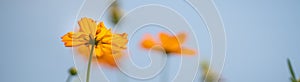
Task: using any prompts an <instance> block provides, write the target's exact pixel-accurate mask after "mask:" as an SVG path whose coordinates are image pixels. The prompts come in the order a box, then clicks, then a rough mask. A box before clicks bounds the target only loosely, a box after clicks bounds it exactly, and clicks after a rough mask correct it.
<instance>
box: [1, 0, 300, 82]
mask: <svg viewBox="0 0 300 82" xmlns="http://www.w3.org/2000/svg"><path fill="white" fill-rule="evenodd" d="M214 1H215V4H216V6H217V8H218V10H219V13H220V16H221V17H222V19H223V23H224V27H225V31H226V37H227V58H226V62H225V67H224V70H223V74H222V77H223V78H224V79H225V81H226V82H288V81H289V77H290V75H289V71H288V68H287V64H286V58H290V59H291V60H292V63H293V65H294V69H295V71H296V74H300V71H299V70H297V69H299V68H300V67H299V66H300V58H299V54H300V50H299V49H300V43H299V42H300V38H299V35H300V32H299V31H300V28H299V27H300V23H298V22H299V21H300V16H299V15H300V9H299V4H300V1H299V0H243V1H240V0H214ZM82 2H83V0H50V1H46V0H44V1H41V0H26V1H25V0H1V1H0V10H1V13H0V18H1V19H0V22H1V30H0V37H1V43H0V45H1V47H0V48H1V57H0V66H1V68H0V76H1V77H0V78H1V79H0V81H1V82H63V81H65V79H66V78H67V75H68V73H67V69H69V67H71V66H73V65H74V63H73V56H72V52H71V49H69V48H65V47H64V46H63V43H62V42H61V41H60V36H62V35H63V34H65V33H66V32H68V31H71V30H72V29H73V24H74V23H75V20H76V15H77V13H78V10H79V8H80V5H81V4H82ZM121 3H122V4H121V6H122V7H123V8H124V11H125V12H126V11H129V10H131V9H133V8H135V7H137V6H140V5H145V4H150V3H155V4H162V5H165V6H168V7H170V8H173V9H175V10H176V11H177V12H178V13H180V14H181V15H183V16H184V17H185V18H186V19H187V20H188V22H189V23H190V24H191V25H192V27H193V29H195V31H196V32H197V37H198V39H199V45H201V46H200V50H201V59H203V60H205V59H207V60H209V57H210V54H211V53H210V46H211V45H210V38H209V34H208V31H207V29H206V27H205V25H204V24H203V23H201V22H200V23H199V21H201V20H200V18H201V17H199V16H198V15H197V14H196V13H195V11H193V9H192V7H191V6H189V5H188V4H187V3H185V2H184V1H180V0H176V1H172V0H132V1H124V0H122V1H121ZM103 20H106V19H105V18H103ZM107 25H108V26H109V27H111V26H112V25H111V24H110V23H107ZM153 32H154V31H153ZM136 57H141V56H136ZM145 57H146V56H145ZM142 58H144V57H142ZM173 61H176V58H174V59H173ZM144 62H147V61H144ZM140 64H141V65H144V63H140Z"/></svg>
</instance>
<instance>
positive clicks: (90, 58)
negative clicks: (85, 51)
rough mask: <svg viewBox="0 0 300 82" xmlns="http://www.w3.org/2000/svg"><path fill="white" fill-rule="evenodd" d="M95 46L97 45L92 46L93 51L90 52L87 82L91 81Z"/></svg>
mask: <svg viewBox="0 0 300 82" xmlns="http://www.w3.org/2000/svg"><path fill="white" fill-rule="evenodd" d="M94 46H95V44H92V49H91V52H90V57H89V63H88V68H87V73H86V82H89V81H90V71H91V64H92V59H93V52H94Z"/></svg>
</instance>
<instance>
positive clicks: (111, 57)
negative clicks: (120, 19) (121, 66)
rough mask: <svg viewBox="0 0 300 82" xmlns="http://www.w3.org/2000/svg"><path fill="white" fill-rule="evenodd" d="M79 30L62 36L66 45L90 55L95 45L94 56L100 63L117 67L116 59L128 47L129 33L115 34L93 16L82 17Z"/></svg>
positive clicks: (80, 52) (87, 55)
mask: <svg viewBox="0 0 300 82" xmlns="http://www.w3.org/2000/svg"><path fill="white" fill-rule="evenodd" d="M78 24H79V27H80V28H79V31H77V32H69V33H67V34H65V35H64V36H62V37H61V39H62V42H64V45H65V46H66V47H75V50H76V51H77V52H78V53H79V54H82V55H84V56H86V57H89V54H90V50H91V48H92V47H93V46H92V45H94V52H93V58H94V59H95V60H97V61H98V62H99V63H102V64H105V65H108V66H110V67H116V62H115V59H119V58H121V56H122V50H124V49H126V44H127V42H128V40H127V34H126V33H122V34H114V33H112V32H111V29H107V28H106V27H105V25H104V23H103V22H100V23H98V24H97V23H96V22H95V21H94V20H92V19H91V18H86V17H85V18H82V19H81V20H79V22H78Z"/></svg>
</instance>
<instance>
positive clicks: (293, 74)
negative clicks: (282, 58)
mask: <svg viewBox="0 0 300 82" xmlns="http://www.w3.org/2000/svg"><path fill="white" fill-rule="evenodd" d="M287 62H288V66H289V69H290V73H291V75H292V77H291V80H292V82H295V81H296V76H295V72H294V70H293V67H292V64H291V61H290V59H287Z"/></svg>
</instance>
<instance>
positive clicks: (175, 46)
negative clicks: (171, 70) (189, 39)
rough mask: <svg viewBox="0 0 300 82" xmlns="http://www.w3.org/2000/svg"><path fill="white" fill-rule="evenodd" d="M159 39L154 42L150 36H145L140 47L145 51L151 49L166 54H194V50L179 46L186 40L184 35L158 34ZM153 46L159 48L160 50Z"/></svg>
mask: <svg viewBox="0 0 300 82" xmlns="http://www.w3.org/2000/svg"><path fill="white" fill-rule="evenodd" d="M159 39H160V41H158V42H156V41H155V40H154V39H153V37H152V36H151V35H145V37H144V39H143V40H142V42H141V46H142V47H143V48H146V49H150V48H152V49H154V50H158V51H165V52H166V53H167V54H169V53H175V54H186V55H195V54H196V52H195V51H194V50H192V49H188V48H185V47H182V46H181V44H183V43H184V41H185V39H186V34H185V33H179V34H177V35H176V36H171V35H168V34H167V33H163V32H161V33H159ZM155 46H161V47H162V48H160V47H155Z"/></svg>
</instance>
